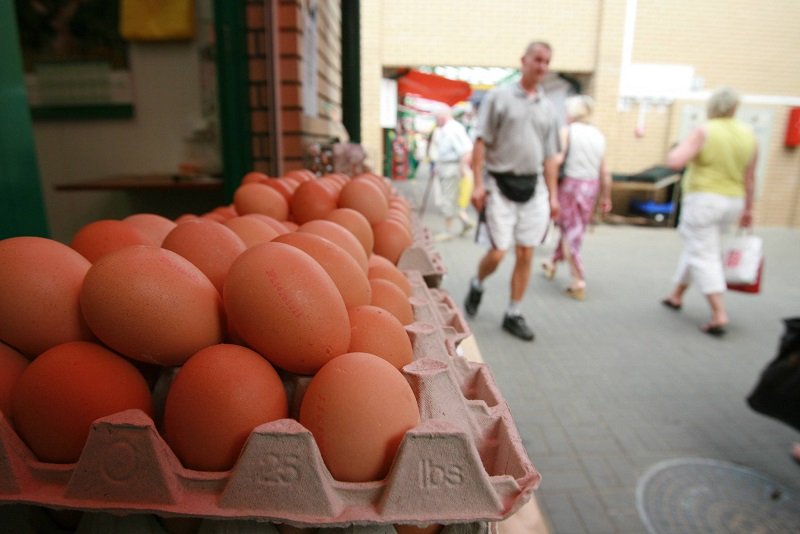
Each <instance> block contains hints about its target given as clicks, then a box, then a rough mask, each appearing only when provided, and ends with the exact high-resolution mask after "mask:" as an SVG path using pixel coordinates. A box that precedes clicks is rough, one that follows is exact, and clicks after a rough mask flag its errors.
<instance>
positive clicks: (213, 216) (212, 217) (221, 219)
mask: <svg viewBox="0 0 800 534" xmlns="http://www.w3.org/2000/svg"><path fill="white" fill-rule="evenodd" d="M200 218H201V219H205V220H207V221H212V222H217V223H220V224H225V222H226V221H227V220H228V218H227V217H225V216H224V215H223V214H221V213H217V212H214V211H210V212H208V213H204V214H202V215H201V216H200Z"/></svg>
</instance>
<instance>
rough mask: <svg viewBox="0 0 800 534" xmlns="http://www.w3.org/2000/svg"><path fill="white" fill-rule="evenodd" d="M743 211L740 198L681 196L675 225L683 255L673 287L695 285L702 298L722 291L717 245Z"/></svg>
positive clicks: (711, 195) (708, 195) (722, 281)
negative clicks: (681, 241) (681, 239)
mask: <svg viewBox="0 0 800 534" xmlns="http://www.w3.org/2000/svg"><path fill="white" fill-rule="evenodd" d="M743 208H744V199H743V198H741V197H727V196H723V195H717V194H714V193H689V194H687V195H684V197H683V199H682V200H681V216H680V223H679V224H678V233H679V234H680V235H681V237H682V238H683V251H682V252H681V257H680V260H678V269H677V271H676V272H675V278H674V281H675V283H676V284H686V285H689V284H692V283H694V284H697V286H698V287H699V288H700V291H702V293H703V294H704V295H709V294H714V293H723V292H724V291H725V289H726V285H725V274H724V273H723V270H722V250H721V244H720V241H721V238H722V235H723V234H724V233H726V232H727V231H728V230H729V229H730V227H731V226H732V225H733V224H735V223H736V221H737V220H738V219H739V216H740V215H741V213H742V209H743Z"/></svg>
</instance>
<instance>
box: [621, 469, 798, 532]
mask: <svg viewBox="0 0 800 534" xmlns="http://www.w3.org/2000/svg"><path fill="white" fill-rule="evenodd" d="M636 506H637V508H638V509H639V515H640V516H641V519H642V521H643V522H644V524H645V526H646V527H647V530H648V531H649V532H650V533H651V534H672V533H675V534H690V533H694V532H697V533H707V532H729V533H739V532H741V533H748V534H749V533H752V532H760V533H764V534H768V533H785V532H797V530H796V529H797V526H798V525H800V501H798V500H797V499H796V498H794V497H793V496H792V495H791V494H790V493H789V491H788V490H787V489H786V488H785V487H783V486H782V485H781V484H779V483H777V482H775V481H774V480H771V479H769V478H767V477H766V476H764V475H762V474H761V473H758V472H757V471H754V470H752V469H748V468H746V467H741V466H738V465H734V464H729V463H726V462H720V461H717V460H707V459H695V458H683V459H677V460H668V461H665V462H660V463H658V464H656V465H654V466H653V467H651V468H650V469H649V470H648V471H647V473H645V474H644V476H642V478H641V479H639V484H638V487H637V488H636Z"/></svg>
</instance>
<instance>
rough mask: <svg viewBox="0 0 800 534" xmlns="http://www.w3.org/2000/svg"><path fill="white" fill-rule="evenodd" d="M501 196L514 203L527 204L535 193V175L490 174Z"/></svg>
mask: <svg viewBox="0 0 800 534" xmlns="http://www.w3.org/2000/svg"><path fill="white" fill-rule="evenodd" d="M489 174H491V175H492V177H493V178H494V181H495V183H497V187H498V188H499V189H500V192H501V193H503V196H504V197H506V198H507V199H509V200H513V201H514V202H527V201H528V200H530V198H531V197H532V196H533V194H534V193H535V192H536V182H537V177H538V176H537V175H536V174H511V173H505V172H490V173H489Z"/></svg>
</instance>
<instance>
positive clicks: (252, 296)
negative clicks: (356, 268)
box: [222, 223, 350, 374]
mask: <svg viewBox="0 0 800 534" xmlns="http://www.w3.org/2000/svg"><path fill="white" fill-rule="evenodd" d="M331 224H333V223H331ZM222 296H223V300H224V302H225V310H226V312H227V314H228V319H229V320H230V321H231V323H232V325H233V328H234V330H235V331H236V333H237V334H238V335H239V336H241V338H242V339H243V340H244V341H245V342H246V343H247V345H248V346H250V347H252V348H253V349H254V350H256V351H257V352H258V353H259V354H261V355H263V356H264V357H266V358H267V359H268V360H269V361H270V362H271V363H272V364H273V365H275V366H277V367H280V368H281V369H285V370H287V371H290V372H293V373H298V374H312V373H314V372H316V371H317V370H318V369H319V368H320V367H322V365H324V364H325V363H326V362H327V361H328V360H330V359H331V358H334V357H336V356H338V355H340V354H342V353H344V352H345V351H346V350H347V347H348V345H349V344H350V322H349V320H348V318H347V309H346V308H345V305H344V300H343V299H342V295H341V294H340V293H339V290H338V289H337V288H336V284H334V283H333V280H331V277H330V276H328V273H326V272H325V269H323V268H322V267H321V266H320V265H319V263H317V262H316V261H315V260H314V258H312V257H311V256H309V255H308V254H306V253H305V252H303V251H302V250H300V249H298V248H296V247H293V246H290V245H287V244H285V243H275V242H272V243H264V244H262V245H257V246H255V247H253V248H250V249H248V250H246V251H245V252H243V253H242V254H241V255H240V256H239V257H238V258H237V259H236V261H234V262H233V265H232V266H231V269H230V271H228V277H227V278H226V279H225V287H224V288H223V290H222Z"/></svg>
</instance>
